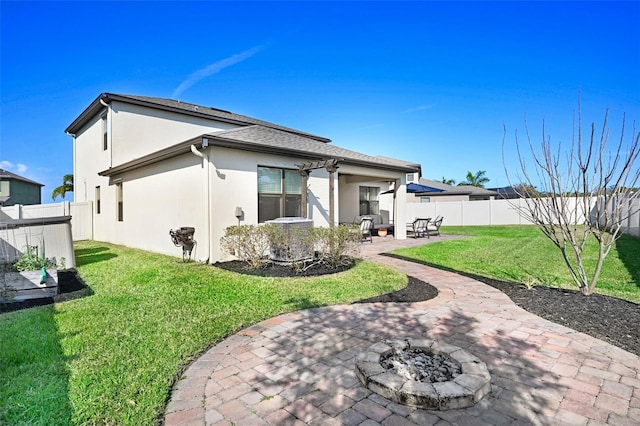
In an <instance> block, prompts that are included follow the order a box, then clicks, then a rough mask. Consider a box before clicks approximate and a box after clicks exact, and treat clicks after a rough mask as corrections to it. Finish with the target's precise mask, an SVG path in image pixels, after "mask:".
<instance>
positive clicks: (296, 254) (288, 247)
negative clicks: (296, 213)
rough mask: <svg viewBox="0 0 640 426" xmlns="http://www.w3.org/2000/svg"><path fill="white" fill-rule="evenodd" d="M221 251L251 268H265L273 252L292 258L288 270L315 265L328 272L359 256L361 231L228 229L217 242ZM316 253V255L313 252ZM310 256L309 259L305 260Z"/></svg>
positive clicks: (341, 228) (267, 227) (353, 228)
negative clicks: (328, 269) (329, 269)
mask: <svg viewBox="0 0 640 426" xmlns="http://www.w3.org/2000/svg"><path fill="white" fill-rule="evenodd" d="M220 245H221V246H222V249H223V250H224V251H225V252H226V253H229V254H231V255H233V256H235V257H236V258H238V259H239V260H241V261H243V262H246V263H247V264H248V265H249V267H250V268H252V269H259V268H261V267H263V266H265V264H266V262H265V258H266V256H267V254H268V253H269V251H270V250H271V251H273V252H274V253H275V254H276V255H277V257H278V258H281V259H292V262H291V264H290V265H291V268H293V269H295V270H298V271H299V270H304V269H307V268H309V267H310V266H311V265H314V264H318V263H320V264H323V265H325V266H327V267H329V268H331V269H337V268H339V267H342V266H345V265H348V264H349V263H351V262H352V259H353V258H354V257H357V256H358V255H359V253H360V232H359V229H358V227H356V226H342V225H341V226H337V227H334V228H312V227H310V228H306V227H305V228H290V229H288V230H286V231H285V230H284V229H283V228H282V227H280V226H276V225H272V224H269V225H239V226H230V227H228V228H227V229H226V230H225V235H224V236H223V237H222V238H221V239H220ZM314 251H315V253H314ZM308 253H313V254H314V256H313V257H312V258H307V257H308V256H307V254H308Z"/></svg>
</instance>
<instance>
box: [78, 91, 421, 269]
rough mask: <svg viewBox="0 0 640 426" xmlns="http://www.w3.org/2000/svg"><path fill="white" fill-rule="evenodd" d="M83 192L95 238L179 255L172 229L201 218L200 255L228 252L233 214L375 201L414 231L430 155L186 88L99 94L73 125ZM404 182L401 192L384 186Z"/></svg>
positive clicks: (322, 214) (400, 229)
mask: <svg viewBox="0 0 640 426" xmlns="http://www.w3.org/2000/svg"><path fill="white" fill-rule="evenodd" d="M66 132H67V134H69V135H71V136H72V137H73V152H74V181H75V191H74V198H75V200H76V201H80V202H81V201H92V202H93V210H94V213H93V226H94V230H93V231H94V232H93V235H94V238H95V239H96V240H100V241H107V242H113V243H117V244H123V245H127V246H131V247H137V248H142V249H147V250H151V251H156V252H160V253H166V254H173V255H176V254H177V252H176V250H177V249H176V247H174V246H173V244H172V243H171V241H170V238H169V234H168V231H169V229H175V228H178V227H182V226H189V227H194V228H195V229H196V231H195V236H194V239H195V240H196V241H197V245H196V249H195V254H194V257H195V258H196V259H198V260H201V261H208V262H211V263H213V262H216V261H218V260H223V255H224V254H223V253H222V252H221V251H220V247H219V241H220V238H221V237H222V236H223V235H224V232H225V229H226V228H227V227H228V226H231V225H238V224H257V223H263V222H265V221H267V220H271V219H275V218H277V217H298V216H301V217H306V218H309V219H312V220H313V221H314V225H315V226H325V227H326V226H332V225H336V224H338V223H342V222H349V223H350V222H352V221H353V218H354V217H355V216H357V215H359V214H362V213H363V212H364V213H366V214H380V215H382V216H385V218H386V219H390V218H394V219H395V223H396V224H398V226H397V227H396V230H395V234H396V238H400V239H404V238H405V237H406V229H405V222H406V217H405V216H406V213H405V205H406V174H407V173H417V172H419V169H420V166H419V165H417V164H411V163H410V162H407V161H402V160H397V159H392V158H388V157H380V156H371V155H368V154H363V153H359V152H355V151H351V150H348V149H344V148H341V147H338V146H336V145H333V144H332V143H331V140H330V139H327V138H325V137H322V136H317V135H313V134H310V133H307V132H303V131H300V130H295V129H291V128H288V127H285V126H281V125H277V124H274V123H269V122H266V121H262V120H258V119H255V118H251V117H247V116H244V115H240V114H235V113H232V112H229V111H225V110H221V109H217V108H211V107H206V106H200V105H194V104H190V103H186V102H181V101H178V100H172V99H164V98H154V97H147V96H132V95H121V94H113V93H103V94H101V95H99V96H98V97H97V98H96V99H95V100H94V101H93V102H91V104H90V105H89V106H88V107H87V108H86V109H85V110H84V111H83V112H82V113H81V114H80V115H79V116H78V117H77V118H76V119H75V120H74V121H73V122H72V123H71V124H70V125H69V126H68V127H67V129H66ZM390 185H395V188H397V190H396V191H395V193H394V195H393V197H391V201H387V202H381V197H379V195H380V194H381V193H382V192H384V191H386V190H388V189H389V188H390Z"/></svg>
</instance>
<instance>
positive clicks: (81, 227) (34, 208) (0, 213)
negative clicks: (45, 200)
mask: <svg viewBox="0 0 640 426" xmlns="http://www.w3.org/2000/svg"><path fill="white" fill-rule="evenodd" d="M92 209H93V205H92V203H91V201H87V202H82V203H71V202H68V201H64V202H62V203H54V204H35V205H30V206H23V205H19V204H18V205H15V206H9V207H2V208H0V223H1V222H6V221H8V220H11V219H15V220H21V219H40V218H43V217H62V216H71V233H72V235H73V241H80V240H91V239H93V213H92Z"/></svg>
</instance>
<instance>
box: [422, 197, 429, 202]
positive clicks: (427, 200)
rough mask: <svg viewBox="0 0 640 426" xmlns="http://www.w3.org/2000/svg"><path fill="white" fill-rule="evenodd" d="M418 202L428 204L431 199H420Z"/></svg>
mask: <svg viewBox="0 0 640 426" xmlns="http://www.w3.org/2000/svg"><path fill="white" fill-rule="evenodd" d="M420 202H421V203H430V202H431V197H420Z"/></svg>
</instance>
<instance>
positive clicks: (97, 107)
mask: <svg viewBox="0 0 640 426" xmlns="http://www.w3.org/2000/svg"><path fill="white" fill-rule="evenodd" d="M100 101H103V102H104V103H107V104H110V103H111V102H113V101H118V102H124V103H128V104H131V105H138V106H143V107H147V108H152V109H157V110H161V111H168V112H174V113H176V114H182V115H189V116H193V117H199V118H204V119H207V120H212V121H220V122H223V123H229V124H235V125H238V126H247V125H249V124H248V123H247V122H245V121H242V120H234V119H232V118H226V117H212V116H211V115H209V114H205V113H203V112H199V111H189V110H185V109H181V108H175V107H172V106H169V105H162V104H157V103H154V102H150V101H145V100H143V99H135V98H130V97H128V96H122V95H118V94H114V93H101V94H100V96H98V97H97V98H96V99H95V100H94V101H93V102H92V103H91V104H90V105H89V106H88V107H87V108H86V109H85V110H84V111H83V112H82V113H81V114H80V115H79V116H78V118H76V119H75V120H74V121H73V123H71V124H70V125H69V126H68V127H67V128H66V129H65V133H67V134H71V135H74V134H76V133H78V131H80V129H82V127H84V125H86V124H87V122H88V121H89V120H90V119H91V118H92V117H94V116H95V115H96V114H98V113H99V112H100V111H101V110H102V109H103V108H104V105H102V102H100ZM290 131H291V132H292V133H294V134H299V135H301V136H305V137H309V138H312V139H315V140H319V141H321V142H325V143H329V142H331V139H329V138H325V137H322V136H317V135H311V134H307V133H301V132H296V131H295V129H291V130H290Z"/></svg>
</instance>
